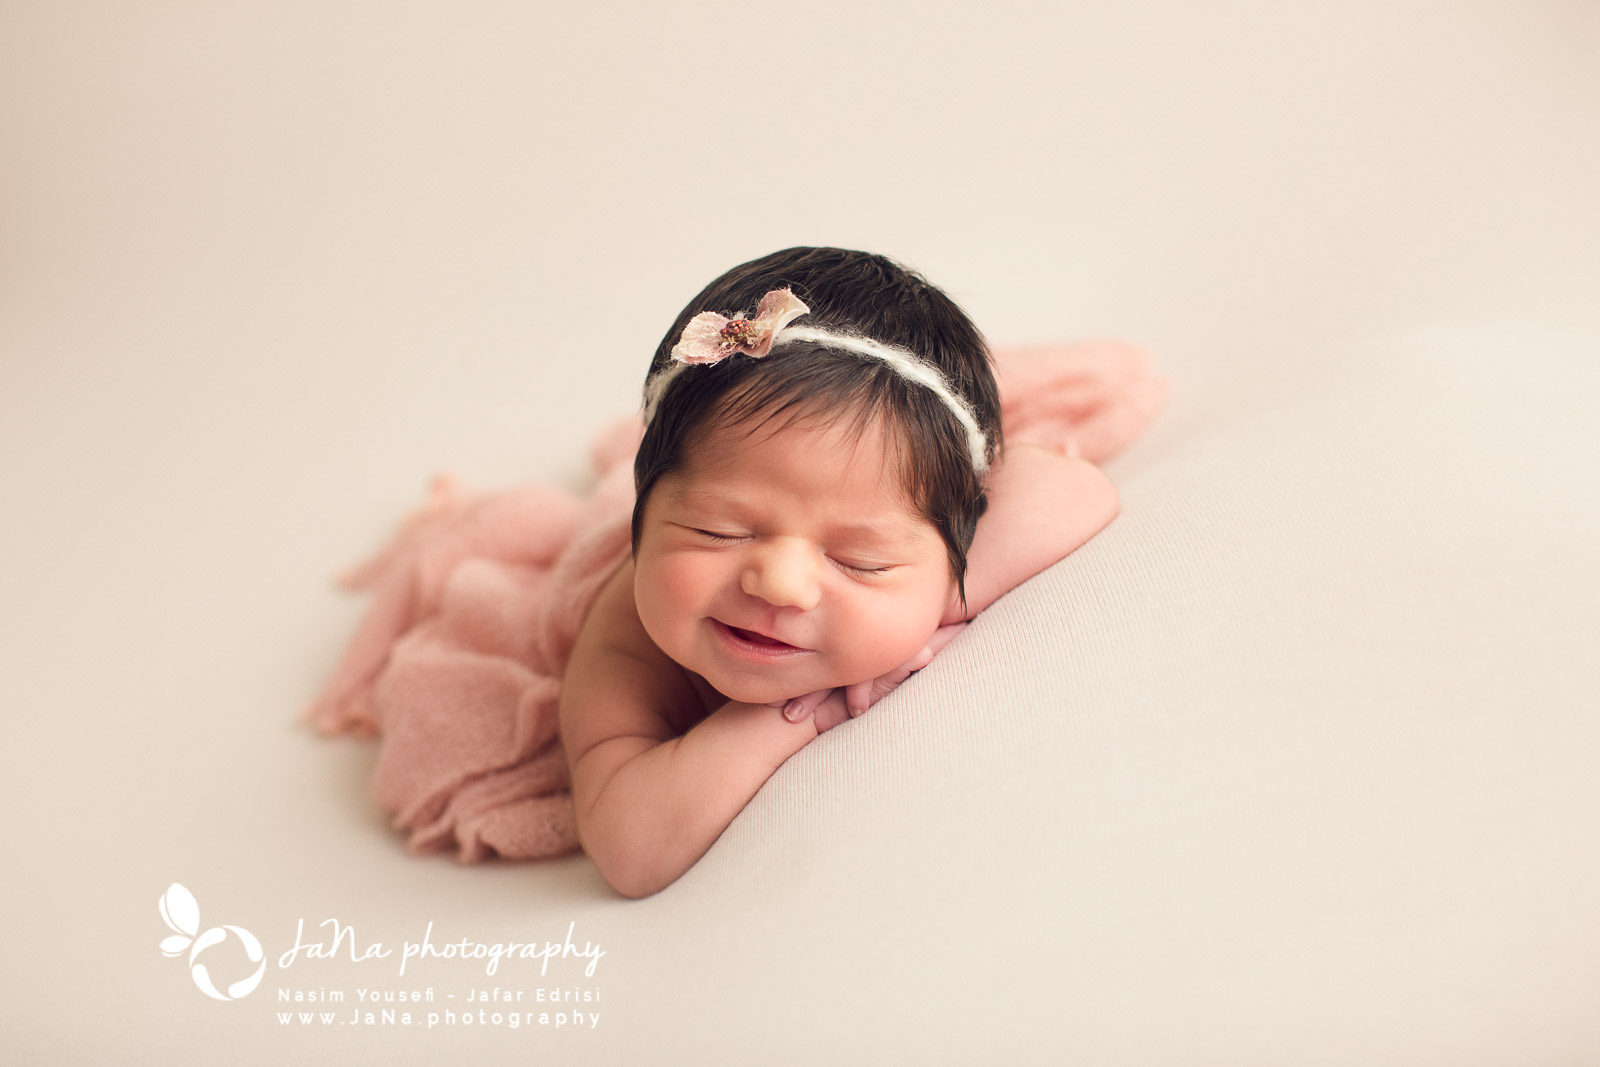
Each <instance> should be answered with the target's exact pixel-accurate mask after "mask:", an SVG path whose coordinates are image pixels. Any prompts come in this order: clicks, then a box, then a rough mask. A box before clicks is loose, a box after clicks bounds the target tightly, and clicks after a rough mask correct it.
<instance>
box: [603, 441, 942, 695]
mask: <svg viewBox="0 0 1600 1067" xmlns="http://www.w3.org/2000/svg"><path fill="white" fill-rule="evenodd" d="M846 421H847V420H846ZM887 444H888V442H886V441H885V439H884V436H883V433H882V431H881V429H880V428H878V427H876V426H873V427H870V428H868V429H867V430H866V431H865V432H864V433H861V434H860V435H859V436H858V435H856V434H855V433H854V432H853V429H852V428H851V427H849V426H848V425H841V424H835V425H834V426H831V427H830V426H824V425H820V424H818V423H817V422H816V420H813V419H804V418H803V419H800V420H797V421H795V422H793V423H791V424H790V425H788V426H786V427H784V428H782V429H779V430H776V431H773V430H769V429H767V428H766V427H761V428H757V429H756V430H755V431H754V432H753V433H752V432H749V428H748V427H747V426H744V425H738V426H732V427H725V428H722V429H719V430H716V431H714V432H712V433H710V434H708V435H707V436H706V438H705V439H704V440H703V441H702V442H701V443H700V445H699V446H698V447H697V448H696V449H695V450H694V451H695V454H694V455H693V456H692V457H691V462H690V463H689V464H687V465H686V466H685V467H684V468H682V469H680V470H677V471H674V472H673V473H671V474H669V475H667V476H665V477H663V478H662V479H661V480H660V481H658V482H657V483H656V485H655V487H654V489H653V490H652V491H651V494H650V499H649V502H648V504H647V505H646V507H645V512H644V516H643V523H642V528H641V530H640V538H639V551H638V554H637V557H636V559H635V565H634V586H633V589H634V601H635V603H636V605H637V606H638V610H639V618H640V621H642V622H643V623H644V628H645V630H646V632H647V633H649V635H650V637H651V639H652V640H653V641H655V643H656V644H657V646H659V647H660V648H661V650H662V651H663V652H665V653H666V654H667V655H668V656H670V657H671V658H672V659H673V660H674V661H675V662H677V663H678V664H679V665H680V666H683V667H685V668H687V669H689V670H691V671H693V672H695V673H696V674H698V675H700V676H701V677H703V678H704V679H705V680H706V681H707V682H709V683H710V684H711V685H712V686H713V687H714V688H715V689H716V690H717V691H718V692H719V693H721V694H722V695H723V696H726V697H728V698H729V699H731V700H741V701H746V702H749V703H773V702H776V701H781V700H787V699H789V698H791V697H796V696H800V695H802V694H805V693H809V692H813V691H815V690H818V689H829V688H832V687H834V686H840V685H848V684H851V683H854V682H862V681H866V680H868V679H870V678H876V677H877V676H878V675H880V674H884V673H885V672H887V671H890V670H893V669H894V668H895V667H898V666H900V665H901V664H903V663H905V662H906V661H907V660H909V659H910V658H911V657H912V656H914V655H915V654H916V653H917V652H918V651H920V650H921V649H922V646H923V645H924V644H926V643H927V640H928V638H929V637H930V636H932V634H933V631H934V630H935V629H937V628H938V626H939V621H940V618H941V616H943V615H944V613H945V610H946V609H947V608H948V607H949V606H950V605H951V603H952V602H953V601H954V600H955V599H956V595H957V594H956V585H955V580H954V579H953V578H952V576H951V574H950V559H949V556H948V554H947V552H946V550H945V544H944V541H943V540H942V539H941V538H940V537H939V532H938V531H937V530H936V529H934V527H933V525H932V524H931V523H929V522H928V521H927V519H925V518H923V516H922V515H921V514H919V513H918V512H917V511H916V510H915V509H914V508H913V507H912V506H911V504H910V502H909V501H907V500H906V498H905V491H904V489H903V487H902V484H901V478H900V473H899V470H898V469H897V466H896V461H895V458H894V454H893V451H892V449H891V450H888V451H886V445H887Z"/></svg>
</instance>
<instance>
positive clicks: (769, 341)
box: [644, 289, 989, 474]
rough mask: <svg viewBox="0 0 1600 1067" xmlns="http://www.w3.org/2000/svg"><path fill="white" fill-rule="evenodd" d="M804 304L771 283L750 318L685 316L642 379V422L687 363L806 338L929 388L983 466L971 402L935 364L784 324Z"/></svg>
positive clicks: (984, 451)
mask: <svg viewBox="0 0 1600 1067" xmlns="http://www.w3.org/2000/svg"><path fill="white" fill-rule="evenodd" d="M810 310H811V309H810V308H808V307H806V305H805V304H804V303H802V302H801V301H800V299H799V298H798V297H796V296H795V295H794V294H793V293H791V292H790V291H789V290H787V289H774V290H772V292H770V293H768V294H767V295H766V296H764V297H762V298H761V303H760V304H759V305H757V307H756V317H755V318H753V319H744V318H738V319H729V318H728V317H727V316H725V315H719V314H717V313H716V312H715V311H702V312H700V314H698V315H696V316H695V317H694V318H692V319H690V320H689V324H688V325H687V326H685V327H684V328H683V335H682V337H680V338H679V340H678V343H677V344H675V345H673V346H672V360H673V361H672V362H671V363H669V364H667V365H666V366H665V367H663V368H662V369H661V370H660V371H659V372H658V373H656V374H655V376H654V377H652V378H651V379H650V380H649V381H648V382H646V383H645V391H644V421H645V422H646V423H647V424H648V423H649V422H650V420H651V418H652V417H654V415H655V412H656V405H657V404H659V403H660V402H661V397H662V396H663V395H665V393H666V391H667V387H668V386H669V385H671V384H672V380H673V379H674V378H676V377H677V376H678V375H679V374H681V373H683V369H684V368H685V367H687V366H689V365H690V364H695V363H704V364H712V363H720V362H722V361H723V360H724V359H727V358H728V357H729V356H731V355H735V354H737V353H741V352H742V353H744V354H745V355H747V356H749V357H750V358H751V359H761V358H762V357H763V356H765V355H767V354H768V353H769V352H771V351H772V350H773V348H775V347H777V346H779V345H783V344H788V343H789V342H791V341H810V342H812V343H813V344H819V345H822V346H823V347H825V348H833V349H840V350H842V351H845V352H853V353H855V354H856V355H858V356H863V357H865V358H867V359H876V360H879V361H880V362H883V363H886V364H888V365H889V367H890V368H891V369H892V370H893V371H894V372H895V373H896V374H898V375H900V377H902V378H905V379H906V380H907V381H912V382H916V383H917V384H918V385H921V386H923V387H924V388H926V389H930V390H932V391H933V393H934V395H935V396H937V397H938V398H939V399H940V400H942V401H944V404H945V406H946V407H948V408H949V409H950V413H951V414H952V415H954V416H955V417H956V420H957V421H958V422H960V423H961V426H962V428H963V429H964V430H966V433H967V454H968V457H969V458H970V459H971V460H972V469H973V470H974V471H976V472H977V473H978V474H982V473H984V472H985V471H986V470H988V469H989V456H988V451H989V439H988V438H987V437H986V436H985V435H984V432H983V430H982V428H981V427H979V426H978V419H977V416H976V415H974V414H973V412H972V405H970V404H969V403H967V401H966V399H965V398H964V397H962V396H961V395H960V394H959V393H957V392H956V391H955V390H954V389H952V388H951V387H950V383H949V382H948V381H947V380H946V379H945V376H944V375H943V374H941V373H940V372H939V368H938V367H935V366H934V365H933V364H932V363H929V362H928V361H927V360H925V359H922V358H921V357H919V356H917V355H916V354H915V353H912V352H909V351H907V350H906V349H904V348H899V347H897V346H895V345H886V344H884V343H883V342H881V341H874V340H872V339H871V338H870V337H858V336H856V335H854V334H847V333H834V332H833V331H831V330H818V329H813V328H812V327H809V326H790V325H789V323H790V322H791V321H793V320H794V319H797V318H799V317H800V316H801V315H805V314H807V313H808V312H810Z"/></svg>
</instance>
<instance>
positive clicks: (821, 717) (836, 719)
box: [774, 622, 967, 733]
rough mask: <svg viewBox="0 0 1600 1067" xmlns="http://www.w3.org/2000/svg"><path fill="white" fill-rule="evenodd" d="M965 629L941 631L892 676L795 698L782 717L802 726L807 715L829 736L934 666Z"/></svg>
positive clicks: (955, 626) (961, 625)
mask: <svg viewBox="0 0 1600 1067" xmlns="http://www.w3.org/2000/svg"><path fill="white" fill-rule="evenodd" d="M966 628H967V624H966V623H964V622H956V623H951V624H950V625H949V626H941V627H939V629H937V630H935V631H934V634H933V636H932V637H930V638H928V643H927V644H926V645H923V646H922V650H921V651H919V652H918V653H917V654H916V655H915V656H912V657H911V658H910V659H909V660H907V661H906V662H905V663H902V664H901V665H900V666H898V667H896V668H895V669H894V670H892V671H890V672H889V673H887V674H882V675H879V676H878V677H876V678H873V679H871V680H870V681H866V682H857V683H856V684H854V685H848V686H844V687H843V688H840V689H819V690H817V691H816V692H815V693H807V694H806V695H805V696H800V697H795V698H794V699H793V700H790V701H789V702H787V703H786V704H784V705H783V717H784V718H785V719H788V720H789V721H790V722H801V721H803V720H804V719H805V717H806V716H807V715H812V716H813V719H812V721H813V722H814V723H815V725H816V727H817V732H818V733H826V732H827V731H829V730H831V729H833V728H834V727H835V726H838V725H839V724H840V723H842V722H844V721H845V719H847V718H855V717H856V716H857V715H860V714H861V713H862V712H864V711H866V710H867V709H868V708H870V707H871V706H872V705H874V704H876V703H877V702H878V701H880V700H882V699H883V698H884V697H886V696H888V695H889V694H890V693H892V692H894V691H895V689H897V688H899V686H900V683H901V682H903V681H905V680H906V679H907V678H909V677H911V675H913V674H914V673H916V672H917V671H920V670H921V669H922V668H924V667H926V666H927V665H928V664H929V663H931V662H933V657H934V656H935V655H937V654H938V653H939V651H940V650H941V649H942V648H944V646H945V645H948V644H949V643H950V641H951V639H953V638H954V637H955V636H956V634H958V633H960V632H961V631H962V630H965V629H966ZM774 706H776V705H774Z"/></svg>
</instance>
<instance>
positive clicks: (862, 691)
mask: <svg viewBox="0 0 1600 1067" xmlns="http://www.w3.org/2000/svg"><path fill="white" fill-rule="evenodd" d="M876 688H877V686H876V684H875V683H874V682H871V681H867V682H856V683H855V684H854V685H847V686H845V687H844V703H845V707H847V708H849V709H850V717H851V718H852V719H853V718H855V717H856V716H857V715H860V714H861V713H862V712H864V711H866V710H867V709H868V708H870V707H872V705H873V704H875V703H877V701H876V700H875V699H874V697H873V695H872V694H873V691H874V690H875V689H876Z"/></svg>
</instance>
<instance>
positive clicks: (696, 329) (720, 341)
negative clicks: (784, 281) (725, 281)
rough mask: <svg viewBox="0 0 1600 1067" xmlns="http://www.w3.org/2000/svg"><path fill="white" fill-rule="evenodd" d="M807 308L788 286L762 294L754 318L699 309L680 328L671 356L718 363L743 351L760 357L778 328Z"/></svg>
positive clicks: (686, 360)
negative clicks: (680, 335)
mask: <svg viewBox="0 0 1600 1067" xmlns="http://www.w3.org/2000/svg"><path fill="white" fill-rule="evenodd" d="M810 310H811V309H810V308H808V307H806V306H805V304H803V303H802V302H801V301H800V298H799V297H797V296H795V295H794V294H793V293H791V292H790V291H789V290H787V289H774V290H772V292H770V293H768V294H767V295H766V296H764V297H762V298H761V303H760V304H758V305H757V306H756V317H755V318H753V319H730V318H728V317H727V316H725V315H718V314H717V313H716V312H715V311H702V312H700V314H698V315H696V316H695V317H694V318H692V319H690V320H689V325H687V326H685V327H684V328H683V336H682V337H680V338H679V339H678V343H677V344H675V345H673V346H672V358H673V359H675V360H677V361H678V362H679V363H720V362H722V361H723V360H724V359H727V358H728V357H729V356H731V355H733V354H734V353H735V352H743V353H745V354H746V355H748V356H753V357H755V358H757V359H759V358H760V357H762V356H764V355H766V354H767V353H768V352H770V351H772V341H773V338H774V337H776V336H777V334H778V331H779V330H781V329H783V328H784V327H785V326H787V325H789V323H790V322H792V321H793V320H795V319H797V318H799V317H800V316H801V315H804V314H806V313H807V312H809V311H810Z"/></svg>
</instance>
